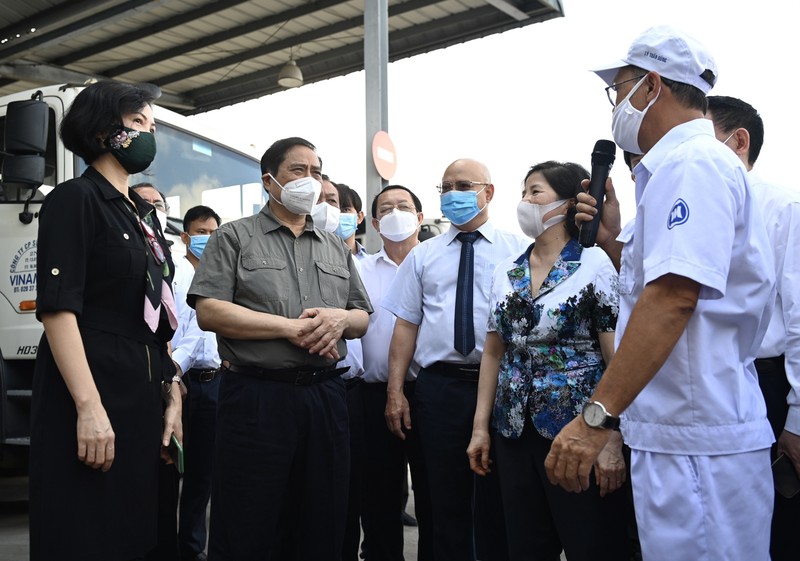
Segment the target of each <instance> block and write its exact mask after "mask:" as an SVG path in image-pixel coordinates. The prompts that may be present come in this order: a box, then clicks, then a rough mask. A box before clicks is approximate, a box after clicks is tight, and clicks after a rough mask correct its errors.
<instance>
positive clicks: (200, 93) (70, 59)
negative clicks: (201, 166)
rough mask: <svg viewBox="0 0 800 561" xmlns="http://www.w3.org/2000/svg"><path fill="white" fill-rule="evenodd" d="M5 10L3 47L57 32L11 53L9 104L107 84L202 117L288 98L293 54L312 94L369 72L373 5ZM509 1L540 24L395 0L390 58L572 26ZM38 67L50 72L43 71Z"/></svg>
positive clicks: (521, 1) (447, 3)
mask: <svg viewBox="0 0 800 561" xmlns="http://www.w3.org/2000/svg"><path fill="white" fill-rule="evenodd" d="M2 1H3V10H2V13H0V39H2V37H3V33H10V32H11V31H10V30H16V29H18V28H19V26H20V25H22V24H23V23H28V22H30V21H32V18H34V17H35V18H38V20H37V21H42V22H46V24H47V25H43V26H42V29H39V30H37V32H36V33H35V34H34V35H32V36H25V37H23V38H22V39H20V40H19V41H18V42H8V43H7V44H0V72H2V73H3V74H0V95H3V94H5V93H10V92H13V91H20V90H22V89H25V88H28V87H29V86H30V85H31V83H32V82H33V83H36V82H35V80H39V81H44V80H48V79H49V80H51V83H59V82H63V81H67V80H74V79H75V78H76V77H80V76H81V75H85V74H90V75H106V76H110V77H114V78H117V79H123V80H130V81H151V82H155V83H160V84H162V88H163V89H164V91H165V92H172V93H175V94H177V95H178V96H180V97H181V98H182V101H181V102H180V103H181V105H180V107H179V109H181V110H182V111H184V112H187V113H192V112H195V111H201V110H205V109H211V108H217V107H221V106H223V105H225V104H229V103H235V102H238V101H244V100H246V99H248V98H249V97H252V96H256V95H263V94H266V93H272V92H276V91H280V90H281V89H282V88H280V87H279V86H278V85H277V73H278V72H279V71H280V68H281V67H282V66H283V65H284V64H285V63H286V61H287V60H288V59H289V57H290V53H291V56H293V57H294V58H296V59H297V60H298V64H299V65H300V67H301V70H302V71H303V74H304V78H305V81H306V83H312V82H315V81H318V80H324V79H327V78H331V77H333V76H337V75H341V74H346V73H349V72H353V71H355V70H358V69H360V68H362V67H363V33H364V26H363V22H362V21H361V20H362V18H363V9H364V2H365V1H370V0H314V2H310V1H309V0H162V1H159V2H156V1H151V2H146V1H144V2H143V3H142V4H141V6H140V7H139V8H138V9H134V10H131V9H124V7H125V1H126V0H106V1H102V0H98V1H94V2H92V1H90V0H2ZM508 1H509V2H510V3H512V4H513V5H515V6H517V7H518V8H519V9H522V10H526V11H528V12H529V13H532V14H533V17H531V18H530V19H529V20H526V21H523V22H518V21H516V20H514V19H513V18H510V17H509V16H508V15H507V14H504V13H503V12H501V11H500V10H498V9H496V8H493V7H491V6H490V5H488V4H487V3H486V1H485V0H389V2H388V6H389V13H390V19H389V31H390V36H389V45H390V47H389V58H390V60H397V59H399V58H403V57H407V56H412V55H414V54H418V53H422V52H428V51H431V50H435V49H438V48H443V47H446V46H450V45H453V44H456V43H459V42H463V41H467V40H470V39H473V38H477V37H483V36H486V35H489V34H492V33H497V32H501V31H505V30H507V29H512V28H515V27H521V26H524V25H529V24H531V23H535V22H536V21H541V20H545V19H550V18H552V17H558V16H561V15H563V14H562V11H561V7H560V3H557V2H556V0H508ZM554 6H555V7H554ZM537 10H538V11H537ZM112 12H113V13H112ZM101 15H102V16H103V17H105V18H107V19H104V20H102V19H101V18H100V16H101ZM351 20H352V21H351ZM15 26H16V27H15ZM14 32H16V31H14ZM30 61H33V62H39V63H43V65H42V66H40V67H37V69H36V71H32V69H31V67H30V65H29V64H27V62H30ZM188 98H192V99H195V100H196V103H197V106H196V109H189V110H187V109H186V103H187V99H188ZM188 103H189V105H191V103H192V102H191V100H189V101H188Z"/></svg>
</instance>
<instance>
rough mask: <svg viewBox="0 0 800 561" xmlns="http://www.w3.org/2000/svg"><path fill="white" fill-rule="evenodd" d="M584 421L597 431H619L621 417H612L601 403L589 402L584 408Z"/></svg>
mask: <svg viewBox="0 0 800 561" xmlns="http://www.w3.org/2000/svg"><path fill="white" fill-rule="evenodd" d="M583 420H584V421H586V424H587V425H589V426H590V427H592V428H595V429H612V430H617V429H619V417H615V416H613V415H611V414H610V413H609V412H608V410H607V409H606V407H605V405H603V404H602V403H600V402H599V401H587V402H586V405H584V406H583Z"/></svg>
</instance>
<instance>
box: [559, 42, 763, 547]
mask: <svg viewBox="0 0 800 561" xmlns="http://www.w3.org/2000/svg"><path fill="white" fill-rule="evenodd" d="M596 72H597V73H598V75H600V77H601V78H603V79H604V81H605V82H606V83H607V84H609V88H608V91H609V99H610V100H611V103H612V104H613V105H614V106H615V109H614V115H613V125H612V130H613V133H614V140H615V141H616V142H617V144H618V145H620V147H621V148H622V149H623V150H627V151H629V152H632V153H643V154H644V157H643V158H642V160H641V162H640V163H639V164H638V165H637V166H636V167H635V168H634V175H635V176H636V203H637V208H636V218H635V219H634V220H633V221H632V222H631V223H629V224H628V225H626V227H625V228H624V229H623V230H622V232H621V234H620V235H619V237H618V238H617V243H616V245H615V247H614V248H612V252H617V253H619V252H620V250H621V261H622V266H621V270H620V292H621V298H620V315H619V321H618V323H617V338H618V341H617V352H616V355H615V356H614V359H613V360H612V362H611V364H610V366H609V368H608V369H607V370H606V372H605V374H604V375H603V378H602V380H601V381H600V383H599V384H598V386H597V389H596V391H595V393H594V395H593V397H592V400H591V401H589V402H588V403H587V405H586V406H585V407H584V411H583V415H582V416H579V417H578V418H576V419H575V420H574V421H572V422H571V423H570V424H569V425H567V426H566V427H565V428H564V429H563V430H562V431H561V433H560V434H559V436H558V437H557V438H556V440H555V441H554V442H553V447H552V449H551V452H550V455H549V456H548V458H547V461H546V463H545V465H546V468H547V471H548V476H549V477H550V480H551V481H552V482H553V483H558V484H560V485H561V486H562V487H564V488H566V489H568V490H571V491H580V490H582V489H586V488H587V486H588V475H589V471H590V469H591V467H592V464H593V463H594V461H595V459H596V457H597V453H598V452H599V451H600V449H601V448H602V446H603V445H604V444H605V442H606V441H607V440H608V433H609V430H608V428H607V427H611V426H613V425H614V424H615V421H616V420H617V419H615V416H617V415H620V414H621V413H622V412H623V411H624V412H625V415H624V418H623V421H622V432H623V436H624V437H625V441H626V442H627V443H628V445H629V446H630V447H631V449H632V461H631V478H632V482H633V489H634V499H635V503H636V517H637V522H638V524H639V532H640V537H641V544H642V555H643V557H644V559H647V560H648V561H659V560H662V559H663V560H667V559H670V560H674V559H692V560H693V561H696V560H708V561H710V560H712V559H713V560H720V559H724V560H739V561H766V560H768V559H769V523H770V517H771V515H772V500H773V490H772V477H771V473H770V458H769V447H770V444H771V443H772V441H773V436H772V430H771V429H770V425H769V422H768V421H767V418H766V408H765V406H764V400H763V398H762V396H761V392H760V390H759V387H758V380H757V378H756V373H755V368H754V367H753V364H752V361H753V359H754V358H755V356H756V352H757V351H758V347H759V345H760V343H761V340H762V339H763V337H764V333H765V331H766V328H767V323H768V321H769V315H770V311H771V309H772V305H773V303H774V297H775V296H774V269H773V260H772V256H771V253H770V251H769V240H768V237H767V233H766V229H765V227H764V225H763V222H762V220H761V215H760V212H758V210H757V208H756V206H755V202H754V200H753V197H752V194H751V189H750V186H749V185H748V181H747V171H746V169H745V168H744V166H743V165H742V163H741V162H740V161H739V160H738V159H737V158H736V157H735V156H734V154H732V153H731V151H730V150H728V149H727V148H726V147H724V146H723V145H722V144H721V143H720V142H719V141H718V140H717V139H716V138H715V136H714V130H713V127H712V125H711V123H710V122H709V121H708V120H707V119H704V113H705V110H706V107H707V101H706V98H705V94H706V93H708V91H709V90H710V89H711V87H712V86H713V85H714V83H715V81H716V77H717V69H716V64H715V63H714V61H713V59H712V57H711V55H710V54H709V53H708V52H707V51H706V50H705V48H704V47H703V46H702V45H700V44H699V43H697V42H696V41H695V40H693V39H692V38H690V37H687V36H685V35H684V34H682V33H681V32H679V31H677V30H675V29H672V28H668V27H656V28H651V29H649V30H647V31H646V32H644V33H643V34H642V35H640V36H639V37H638V38H637V39H636V40H635V41H634V42H633V44H632V45H631V47H630V49H629V50H628V54H627V56H626V57H625V58H624V59H623V60H621V61H618V62H616V63H614V64H613V65H610V66H609V67H606V68H604V69H601V70H597V71H596ZM614 94H615V96H616V97H615V99H611V98H612V97H613V96H614ZM579 210H581V208H580V207H579Z"/></svg>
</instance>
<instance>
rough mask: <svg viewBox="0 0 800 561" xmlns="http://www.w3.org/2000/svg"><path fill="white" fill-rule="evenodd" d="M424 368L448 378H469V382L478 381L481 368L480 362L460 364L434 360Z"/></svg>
mask: <svg viewBox="0 0 800 561" xmlns="http://www.w3.org/2000/svg"><path fill="white" fill-rule="evenodd" d="M425 370H429V371H431V372H433V373H435V374H441V375H442V376H447V377H448V378H458V379H459V380H469V381H470V382H477V381H478V374H479V373H480V370H481V365H480V363H476V364H460V363H457V362H442V361H439V362H434V363H433V364H431V365H430V366H429V367H428V368H426V369H425Z"/></svg>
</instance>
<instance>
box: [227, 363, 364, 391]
mask: <svg viewBox="0 0 800 561" xmlns="http://www.w3.org/2000/svg"><path fill="white" fill-rule="evenodd" d="M227 370H229V371H230V372H233V373H234V374H241V375H242V376H249V377H251V378H259V379H261V380H270V381H272V382H285V383H287V384H294V385H295V386H310V385H311V384H317V383H319V382H324V381H325V380H330V379H331V378H337V377H339V376H341V375H342V374H344V373H345V372H347V371H348V370H350V367H349V366H344V367H342V368H334V367H332V366H329V367H323V368H316V369H315V368H307V367H300V368H256V367H254V366H238V365H236V364H231V365H230V366H228V368H227Z"/></svg>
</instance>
